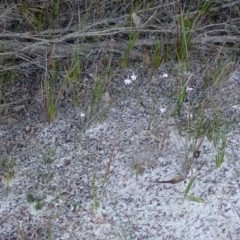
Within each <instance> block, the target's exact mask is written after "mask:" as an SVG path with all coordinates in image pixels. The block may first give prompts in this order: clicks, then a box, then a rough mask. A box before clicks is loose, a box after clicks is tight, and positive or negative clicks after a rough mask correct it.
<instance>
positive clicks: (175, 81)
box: [0, 0, 240, 239]
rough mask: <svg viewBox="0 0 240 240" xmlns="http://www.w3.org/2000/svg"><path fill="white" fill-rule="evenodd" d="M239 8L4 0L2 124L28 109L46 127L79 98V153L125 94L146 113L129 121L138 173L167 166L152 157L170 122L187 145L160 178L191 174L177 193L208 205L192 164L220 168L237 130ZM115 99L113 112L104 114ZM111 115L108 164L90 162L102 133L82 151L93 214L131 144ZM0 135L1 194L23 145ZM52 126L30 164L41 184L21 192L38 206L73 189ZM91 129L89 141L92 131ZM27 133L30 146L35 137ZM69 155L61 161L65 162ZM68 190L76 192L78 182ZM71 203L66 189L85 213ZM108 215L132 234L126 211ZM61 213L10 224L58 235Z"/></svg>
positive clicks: (124, 235)
mask: <svg viewBox="0 0 240 240" xmlns="http://www.w3.org/2000/svg"><path fill="white" fill-rule="evenodd" d="M239 17H240V3H239V1H228V0H216V1H206V0H199V1H191V0H189V1H184V2H183V1H177V0H176V1H174V0H169V1H161V0H160V1H153V0H144V1H138V0H132V1H118V0H114V1H113V0H106V1H105V0H104V1H101V4H100V5H99V2H97V1H94V0H91V1H68V0H65V1H59V0H51V1H44V0H40V1H34V0H28V1H21V0H16V1H8V0H6V1H4V2H3V3H1V5H0V19H1V22H0V26H1V29H2V31H1V34H0V126H5V125H9V124H10V125H11V126H12V127H11V128H12V129H14V127H13V126H14V124H15V125H17V123H18V122H19V121H21V120H23V119H25V117H28V118H32V119H34V121H39V122H40V123H41V124H43V125H44V126H48V127H49V128H50V129H51V127H52V128H54V124H56V121H57V119H61V116H62V115H61V112H62V111H64V112H68V110H69V111H70V109H77V111H78V120H77V122H74V126H76V127H77V130H76V136H77V137H76V139H75V140H74V141H75V142H77V144H78V145H79V148H81V149H83V152H84V151H88V150H86V149H90V147H89V145H90V144H89V143H87V142H86V140H84V139H85V135H84V134H86V132H87V130H89V128H91V127H93V128H94V126H95V125H97V124H98V123H100V124H104V123H105V122H106V121H107V119H111V116H112V115H117V116H118V119H120V118H121V117H122V116H125V115H127V111H125V108H126V107H127V106H124V105H123V102H124V103H126V101H128V102H127V105H128V106H132V104H133V101H134V102H136V106H134V108H135V110H134V111H135V115H136V116H138V114H139V112H141V114H142V116H143V117H142V118H143V119H145V118H146V119H147V123H144V124H145V125H144V126H137V127H138V130H136V129H135V128H134V127H135V126H130V127H129V128H130V129H131V128H132V129H133V128H134V129H135V131H139V140H136V141H135V144H136V145H135V146H134V149H131V154H132V155H131V154H130V155H131V156H132V157H131V159H130V160H129V161H130V169H131V170H130V172H131V171H132V175H133V178H134V181H135V182H136V184H138V183H140V182H141V176H143V175H144V174H147V173H149V172H150V171H151V169H152V168H155V167H156V166H158V164H160V165H161V164H162V165H161V166H163V165H164V163H159V162H158V161H157V160H156V159H155V160H152V158H160V157H162V156H163V155H164V153H165V152H166V151H167V150H168V146H169V144H170V143H169V142H170V140H169V139H170V138H171V131H173V127H174V129H177V133H176V135H177V136H178V138H179V139H181V140H179V142H180V145H181V148H183V149H184V150H183V152H184V155H183V156H182V155H180V152H181V151H182V150H181V151H180V150H179V159H178V161H177V165H178V167H179V169H181V172H180V174H177V175H175V176H171V177H170V178H168V177H167V179H164V178H163V177H161V178H159V179H156V182H157V183H158V184H160V185H161V184H179V183H181V182H187V184H186V185H185V186H184V188H183V189H182V192H181V196H182V199H183V200H184V201H185V200H186V201H190V202H194V203H198V204H204V203H206V199H204V197H203V196H202V195H201V196H200V194H199V192H197V191H196V190H195V188H196V187H197V186H198V184H200V182H201V180H202V179H201V177H199V175H200V173H201V172H202V171H203V169H204V171H205V172H208V170H209V168H210V167H209V165H208V164H212V165H214V169H217V170H219V171H221V169H222V171H223V169H224V168H223V167H222V166H223V165H224V163H225V158H226V152H227V150H226V149H227V147H228V142H229V141H230V139H229V133H236V134H238V133H239V119H240V111H239V93H240V87H239V81H240V80H239V78H238V74H239V73H238V72H237V70H238V69H239V68H240V64H239V44H240V41H239V39H240V38H239V35H240V29H239V25H240V20H239V19H240V18H239ZM235 72H236V74H235V75H234V73H235ZM117 107H119V108H117ZM114 108H117V109H118V111H116V112H114V114H112V115H111V111H114V110H113V109H114ZM62 109H63V110H62ZM119 109H120V110H119ZM72 111H75V110H72ZM139 118H141V117H139ZM26 125H27V126H25V127H24V129H23V130H22V132H24V133H26V135H27V134H29V135H33V134H34V133H35V132H36V131H39V130H34V129H35V128H34V127H31V124H30V123H27V124H26ZM115 125H116V129H117V130H116V131H117V136H115V135H114V134H112V138H111V139H109V141H110V142H111V149H110V150H108V154H107V155H106V156H105V158H104V161H106V163H105V165H104V166H105V167H104V168H103V169H101V171H98V167H97V166H95V165H97V164H95V165H94V163H92V162H94V159H95V158H96V157H97V158H99V159H100V158H101V157H102V156H101V152H102V151H103V152H104V150H103V149H104V142H105V140H104V139H103V140H98V141H99V142H98V143H97V146H96V149H95V150H96V152H94V153H93V154H92V155H91V157H90V159H89V160H88V164H90V165H91V164H92V165H93V166H92V165H91V170H90V171H89V172H88V175H89V176H88V183H89V185H90V189H91V191H90V193H89V194H90V200H89V201H90V202H91V211H92V215H95V214H97V213H98V211H100V210H102V211H103V209H102V199H104V197H105V196H106V194H107V193H106V192H107V191H108V188H109V184H110V183H111V181H112V176H113V172H114V170H113V169H114V167H113V166H115V165H114V164H115V162H114V159H115V157H116V155H118V154H120V152H121V151H124V150H125V148H127V147H128V144H127V142H128V140H129V139H127V140H126V139H125V140H124V141H125V142H126V144H125V145H123V146H124V147H122V148H124V149H122V150H121V147H119V145H121V144H123V143H122V142H124V141H123V139H121V141H122V142H121V141H120V135H121V134H122V132H124V131H126V132H127V130H124V129H122V128H121V121H120V120H116V124H115ZM38 126H39V125H38ZM41 126H42V125H41ZM64 126H65V125H64V124H63V129H64ZM38 128H39V127H36V129H38ZM60 131H61V130H60ZM69 132H71V130H69ZM78 133H79V135H78ZM4 134H5V133H2V135H0V136H4V138H3V137H2V138H1V142H0V144H1V146H0V154H1V156H0V160H1V161H0V172H1V179H2V182H3V184H2V186H1V187H2V191H1V194H2V195H3V196H5V192H4V191H5V190H4V189H7V192H8V194H9V192H11V191H14V189H12V188H11V182H12V180H14V178H15V177H16V176H18V175H21V173H20V172H19V174H18V173H17V172H15V171H17V170H14V169H15V167H16V166H17V168H16V169H18V171H21V170H20V167H19V166H20V165H21V164H22V163H21V161H20V162H19V160H15V159H16V158H15V157H16V156H17V154H16V152H17V151H18V149H21V144H16V137H15V138H14V140H12V139H11V137H10V136H9V138H6V137H5V135H4ZM44 134H45V133H44V131H43V133H42V136H43V135H44ZM55 134H56V137H55V136H53V137H54V140H53V141H52V142H50V143H48V145H50V146H48V145H47V144H46V145H44V147H42V154H43V156H42V159H43V161H40V160H39V159H38V160H36V161H37V163H36V164H37V169H38V171H35V173H34V172H32V174H33V175H34V174H35V175H36V177H34V176H33V179H35V180H37V181H38V182H39V185H36V186H40V185H41V184H42V185H41V188H42V190H39V189H38V188H37V187H36V186H35V187H34V188H33V187H29V189H28V191H26V192H25V193H24V197H25V200H26V202H28V204H29V205H30V206H33V208H34V209H35V210H37V211H44V209H48V208H50V207H52V208H54V209H55V208H56V209H57V207H56V204H57V203H59V205H60V204H61V201H64V199H65V197H66V196H65V195H67V194H68V193H67V191H64V190H63V189H64V186H65V185H64V184H62V185H61V184H60V182H61V181H62V180H59V181H58V180H56V179H58V177H59V178H60V176H57V175H58V174H60V172H61V171H64V170H61V171H60V170H59V166H58V163H57V161H58V160H57V159H58V158H60V156H59V155H58V154H60V153H59V152H61V150H59V149H58V146H57V145H56V144H55V142H57V141H58V139H61V136H59V135H58V133H55ZM64 134H65V135H67V134H68V132H64ZM81 134H83V135H84V137H83V136H82V135H81ZM89 135H91V131H90V133H89ZM93 135H94V134H93ZM140 135H141V137H140ZM142 135H144V138H145V139H148V140H149V139H151V140H152V141H153V145H154V147H153V150H152V152H151V151H150V150H149V149H144V147H143V146H144V143H142V142H141V141H142V140H141V138H142ZM24 137H26V136H25V135H24ZM24 137H22V138H21V141H24ZM95 138H96V137H93V140H91V141H93V142H94V141H97V140H96V139H95ZM34 141H35V140H33V143H32V146H35V145H36V147H37V146H40V145H41V144H42V143H39V142H37V141H36V142H34ZM72 141H73V139H67V142H72ZM176 141H177V140H176ZM23 145H24V144H23ZM180 145H179V146H180ZM206 146H207V147H206ZM207 148H211V149H212V150H211V151H213V155H214V157H212V158H211V159H210V160H209V161H207V160H206V159H205V160H199V159H201V156H202V155H203V154H204V151H206V152H207V151H208V150H207ZM49 149H50V150H49ZM53 149H54V150H53ZM55 149H56V151H55ZM69 151H70V150H69ZM55 154H56V155H55ZM38 157H39V156H38ZM55 158H56V159H55ZM13 159H14V160H13ZM53 159H54V161H53ZM106 159H107V160H106ZM65 160H66V159H64V161H65ZM59 161H60V160H59ZM79 161H82V160H79ZM71 162H73V160H72V159H71V160H66V165H64V166H68V165H70V164H71ZM64 164H65V163H64ZM212 165H211V166H212ZM35 167H36V166H35V165H34V168H35ZM35 170H36V169H35ZM74 174H75V173H73V175H74ZM69 178H70V177H69ZM40 183H41V184H40ZM39 191H43V192H39ZM206 191H207V190H206ZM70 192H71V194H72V196H74V193H72V192H73V190H72V191H70ZM8 194H6V195H8ZM64 194H65V195H64ZM38 196H39V197H38ZM116 201H117V200H116ZM168 201H169V199H167V200H166V202H168ZM77 202H78V199H74V200H71V201H70V202H69V203H68V207H69V208H70V209H71V210H72V209H74V210H76V209H77V210H76V211H78V212H80V210H79V209H80V207H79V205H80V204H78V203H77ZM112 202H114V200H112ZM53 206H54V207H53ZM82 209H84V208H82ZM99 209H100V210H99ZM82 211H84V210H82ZM236 212H237V210H236ZM114 214H115V215H116V216H117V217H118V218H119V223H118V224H119V228H120V230H119V232H118V234H117V237H118V238H119V239H135V238H136V239H137V237H136V236H135V235H134V234H135V233H134V227H132V226H134V223H132V222H131V219H130V216H129V215H126V220H122V219H121V217H120V215H121V214H120V212H118V209H115V210H114ZM59 215H61V211H60V210H56V211H55V212H54V214H52V215H51V216H48V217H49V218H48V223H46V222H44V223H39V225H38V226H30V229H31V227H32V229H31V231H30V232H31V234H30V235H28V233H27V231H26V230H25V228H24V227H23V228H22V229H21V226H20V225H19V226H14V227H13V228H14V229H15V230H14V231H15V234H16V236H18V238H19V239H38V237H39V236H38V234H40V233H39V232H41V231H39V232H38V229H40V228H43V229H47V230H46V231H47V235H45V237H46V236H47V237H48V239H54V236H55V238H56V239H58V238H57V233H56V231H54V226H55V225H57V220H56V219H57V218H58V216H59ZM103 219H104V218H101V219H100V220H99V221H100V223H101V222H104V221H105V220H103ZM114 224H115V223H114ZM114 224H113V225H114ZM23 225H24V223H23ZM126 226H129V228H128V227H126ZM9 231H10V230H9ZM69 231H70V230H69ZM140 232H141V231H140ZM4 234H5V233H4ZM8 234H9V235H10V233H8ZM144 234H145V233H140V235H138V236H144ZM27 235H28V237H27ZM6 236H7V234H6ZM134 236H135V237H134ZM177 237H179V239H180V237H181V236H177ZM234 237H235V235H234ZM234 237H233V238H234ZM6 239H7V238H6ZM8 239H11V236H10V237H9V238H8ZM66 239H70V237H69V238H68V237H66ZM72 239H74V237H72ZM76 239H77V238H76ZM96 239H98V238H96ZM99 239H101V238H100V237H99ZM102 239H104V238H102ZM109 239H114V238H110V237H109ZM142 239H145V238H142ZM146 239H147V238H146ZM149 239H150V238H149ZM152 239H154V237H153V236H152ZM169 239H171V238H169ZM172 239H173V238H172ZM183 239H184V238H183Z"/></svg>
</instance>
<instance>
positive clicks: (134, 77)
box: [131, 72, 137, 81]
mask: <svg viewBox="0 0 240 240" xmlns="http://www.w3.org/2000/svg"><path fill="white" fill-rule="evenodd" d="M131 79H132V80H133V81H135V80H137V75H135V73H134V72H133V74H132V76H131Z"/></svg>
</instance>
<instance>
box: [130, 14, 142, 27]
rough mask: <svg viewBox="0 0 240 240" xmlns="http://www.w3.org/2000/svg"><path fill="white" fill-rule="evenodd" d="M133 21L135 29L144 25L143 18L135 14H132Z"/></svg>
mask: <svg viewBox="0 0 240 240" xmlns="http://www.w3.org/2000/svg"><path fill="white" fill-rule="evenodd" d="M132 20H133V24H134V25H135V27H140V26H141V25H142V23H141V18H140V17H139V16H138V15H137V14H136V13H135V12H134V13H133V14H132Z"/></svg>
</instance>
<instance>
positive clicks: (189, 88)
mask: <svg viewBox="0 0 240 240" xmlns="http://www.w3.org/2000/svg"><path fill="white" fill-rule="evenodd" d="M193 89H194V88H191V87H188V86H187V89H186V91H192V90H193Z"/></svg>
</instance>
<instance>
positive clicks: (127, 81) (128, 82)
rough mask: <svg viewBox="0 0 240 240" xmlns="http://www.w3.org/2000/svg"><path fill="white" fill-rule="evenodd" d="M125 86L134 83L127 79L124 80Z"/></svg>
mask: <svg viewBox="0 0 240 240" xmlns="http://www.w3.org/2000/svg"><path fill="white" fill-rule="evenodd" d="M124 82H125V84H126V85H128V84H131V83H132V80H131V79H129V78H127V79H125V80H124Z"/></svg>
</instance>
